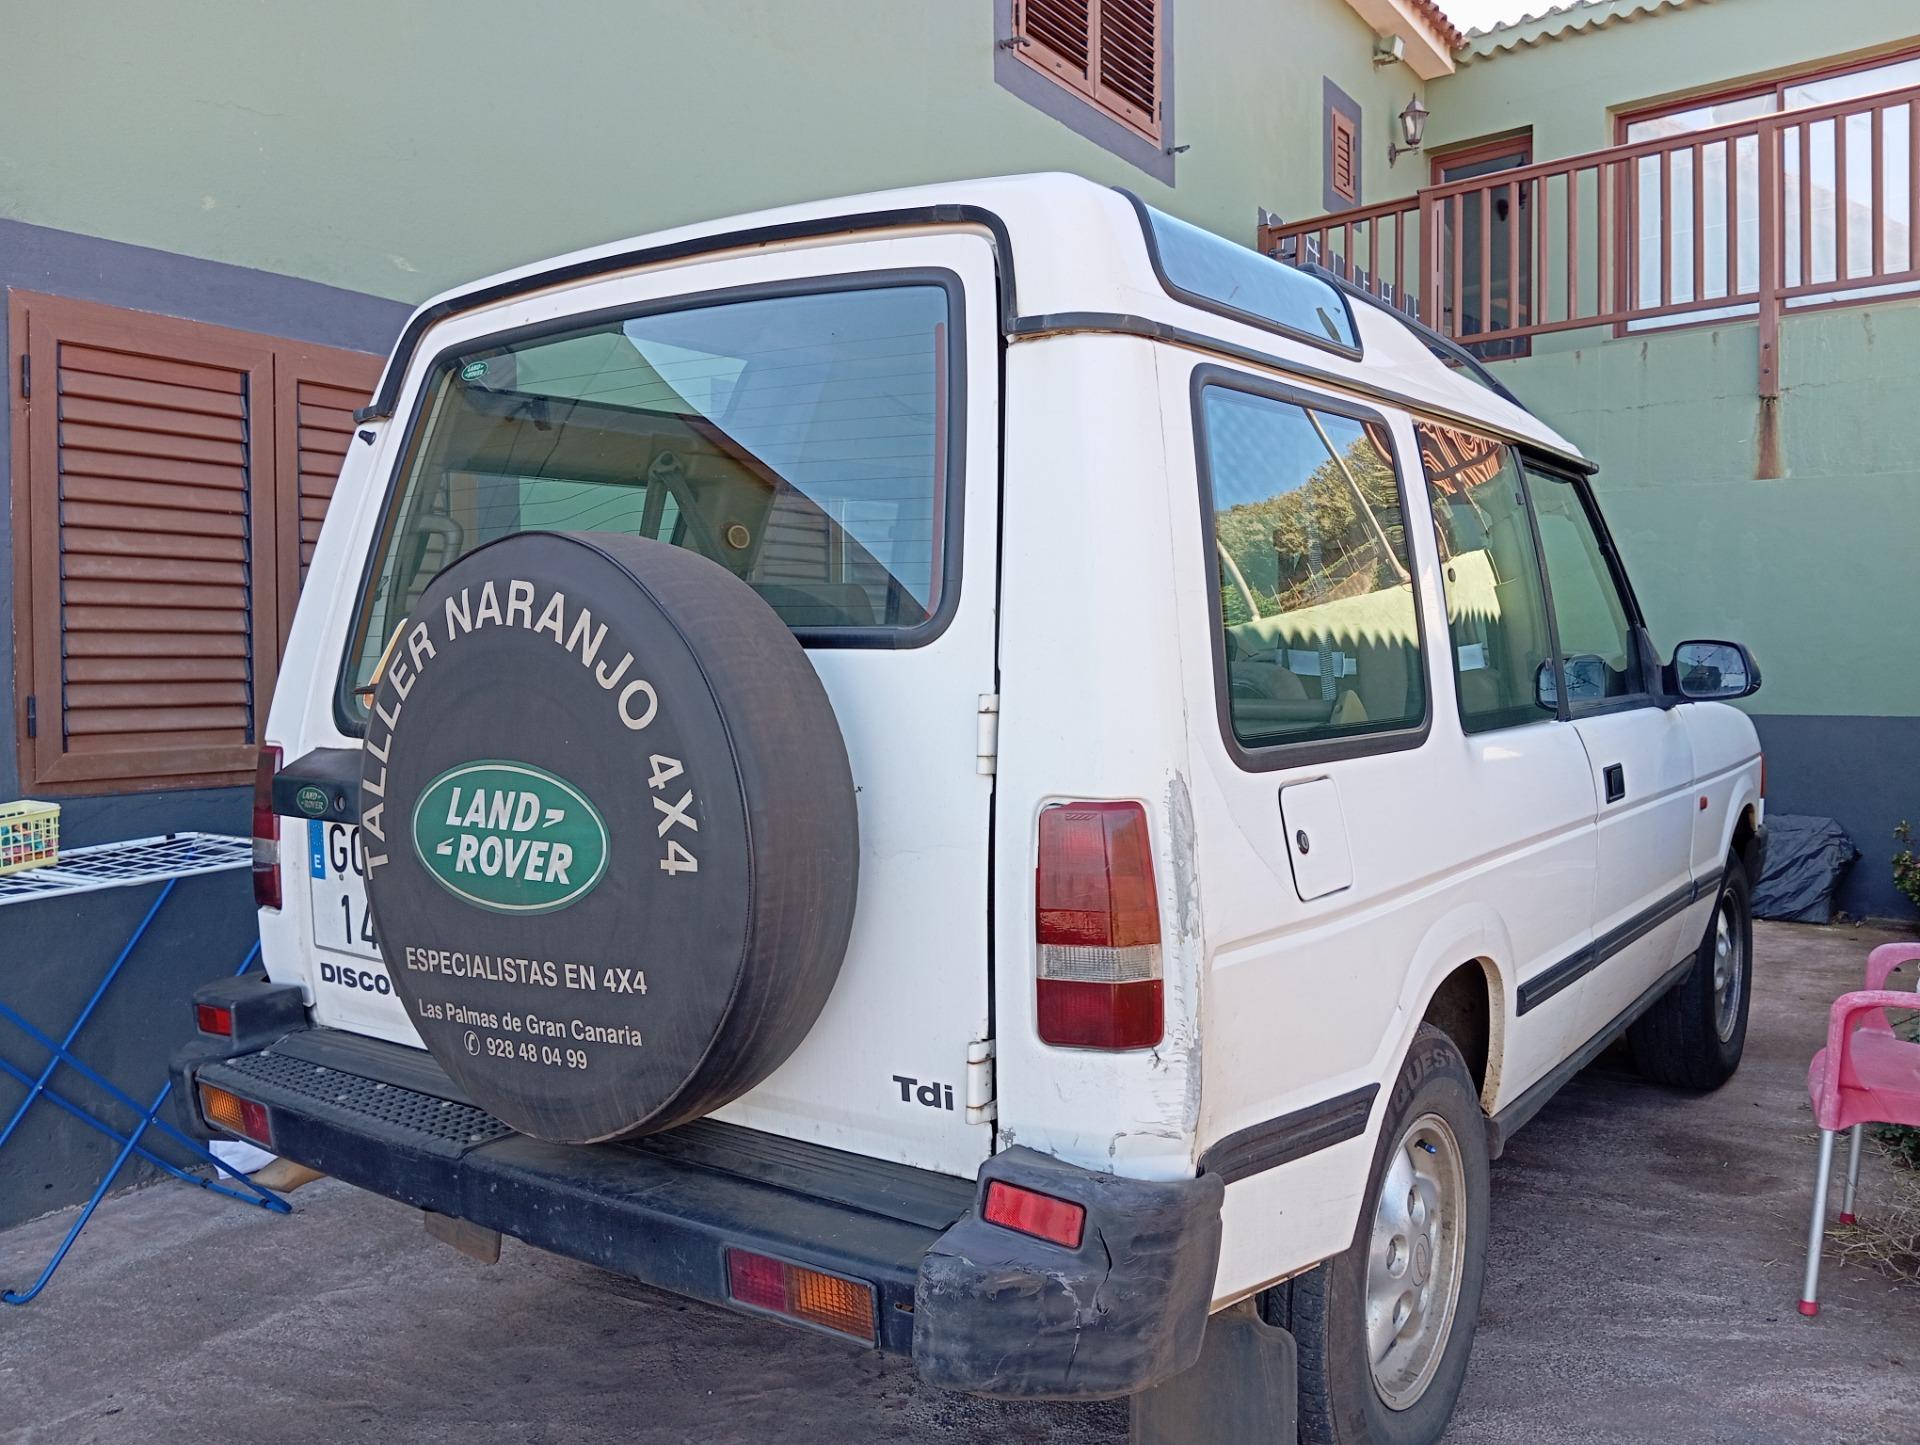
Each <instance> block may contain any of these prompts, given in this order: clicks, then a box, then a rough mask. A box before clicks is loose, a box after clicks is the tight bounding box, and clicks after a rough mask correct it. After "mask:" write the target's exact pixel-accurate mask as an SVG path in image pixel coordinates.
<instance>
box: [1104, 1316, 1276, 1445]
mask: <svg viewBox="0 0 1920 1445" xmlns="http://www.w3.org/2000/svg"><path fill="white" fill-rule="evenodd" d="M1299 1389H1300V1353H1299V1350H1298V1348H1297V1347H1296V1345H1295V1344H1294V1339H1293V1336H1292V1335H1290V1334H1288V1333H1287V1331H1285V1330H1283V1329H1281V1328H1280V1327H1279V1326H1278V1325H1270V1324H1268V1323H1267V1322H1266V1321H1265V1320H1263V1319H1261V1318H1260V1316H1259V1314H1258V1312H1257V1311H1256V1310H1255V1309H1254V1306H1253V1301H1252V1300H1242V1301H1241V1302H1240V1303H1239V1304H1237V1305H1233V1306H1231V1307H1229V1308H1227V1309H1224V1310H1222V1311H1220V1313H1219V1314H1217V1315H1215V1316H1214V1317H1213V1318H1212V1319H1210V1320H1208V1321H1207V1338H1206V1342H1205V1344H1203V1345H1202V1346H1201V1349H1200V1359H1199V1361H1198V1362H1197V1363H1196V1364H1195V1365H1194V1367H1193V1368H1192V1369H1190V1370H1184V1371H1182V1372H1181V1373H1180V1374H1178V1375H1175V1376H1174V1377H1173V1378H1172V1379H1171V1380H1168V1381H1167V1382H1166V1383H1165V1384H1163V1385H1156V1386H1154V1387H1153V1388H1152V1389H1151V1390H1142V1391H1141V1392H1140V1393H1139V1394H1137V1395H1135V1396H1134V1397H1133V1400H1132V1407H1133V1411H1132V1419H1131V1429H1130V1431H1129V1433H1128V1436H1127V1439H1128V1441H1129V1445H1220V1442H1222V1441H1229V1440H1230V1441H1232V1442H1233V1445H1294V1442H1295V1441H1296V1440H1298V1439H1299V1433H1300V1396H1299Z"/></svg>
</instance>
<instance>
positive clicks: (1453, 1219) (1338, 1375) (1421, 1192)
mask: <svg viewBox="0 0 1920 1445" xmlns="http://www.w3.org/2000/svg"><path fill="white" fill-rule="evenodd" d="M1486 1252H1487V1138H1486V1120H1485V1117H1484V1116H1483V1115H1482V1114H1481V1112H1480V1098H1479V1093H1478V1091H1477V1090H1476V1089H1475V1087H1474V1083H1473V1076H1472V1075H1471V1074H1470V1073H1468V1071H1467V1066H1466V1062H1465V1060H1463V1059H1462V1058H1461V1057H1460V1051H1459V1049H1457V1048H1456V1047H1455V1046H1454V1043H1453V1040H1452V1039H1450V1038H1448V1037H1447V1035H1446V1034H1444V1033H1442V1032H1441V1031H1440V1030H1438V1029H1436V1028H1433V1027H1432V1026H1431V1025H1422V1026H1421V1029H1420V1032H1419V1034H1418V1035H1417V1036H1416V1037H1415V1039H1414V1045H1413V1048H1412V1050H1411V1051H1410V1052H1409V1054H1408V1055H1407V1061H1406V1063H1405V1065H1404V1066H1403V1067H1402V1068H1401V1071H1400V1078H1399V1080H1398V1081H1397V1082H1396V1083H1395V1085H1394V1089H1393V1094H1392V1096H1391V1097H1390V1098H1389V1099H1388V1101H1387V1114H1386V1119H1385V1120H1384V1122H1383V1123H1382V1125H1381V1130H1380V1147H1379V1149H1378V1150H1377V1151H1376V1153H1375V1156H1374V1164H1373V1173H1372V1176H1371V1179H1370V1182H1369V1185H1368V1190H1367V1197H1366V1202H1365V1204H1364V1206H1363V1207H1362V1209H1361V1217H1360V1227H1359V1230H1358V1232H1357V1233H1356V1236H1355V1238H1354V1242H1353V1245H1352V1247H1351V1248H1349V1249H1348V1250H1347V1251H1346V1253H1344V1254H1342V1255H1339V1256H1337V1257H1336V1258H1334V1259H1330V1260H1328V1261H1327V1262H1326V1263H1325V1264H1322V1265H1320V1266H1319V1267H1318V1268H1316V1269H1313V1270H1310V1271H1309V1272H1308V1273H1306V1274H1304V1275H1300V1276H1298V1277H1297V1278H1294V1279H1291V1280H1288V1281H1287V1282H1286V1283H1284V1284H1281V1285H1277V1286H1275V1287H1274V1288H1273V1289H1271V1290H1268V1291H1267V1292H1266V1293H1265V1294H1264V1295H1263V1296H1262V1298H1261V1309H1262V1313H1263V1314H1264V1315H1265V1316H1266V1318H1267V1319H1268V1320H1269V1322H1271V1323H1273V1324H1278V1325H1281V1326H1283V1327H1285V1328H1287V1329H1289V1330H1291V1331H1292V1332H1293V1336H1294V1339H1295V1341H1296V1342H1297V1343H1298V1345H1299V1347H1300V1439H1301V1441H1302V1442H1312V1445H1431V1442H1433V1441H1437V1440H1439V1439H1440V1438H1441V1436H1442V1435H1443V1434H1444V1433H1445V1431H1446V1428H1447V1422H1448V1421H1449V1420H1450V1419H1451V1418H1452V1415H1453V1407H1454V1404H1455V1402H1456V1401H1457V1400H1458V1399H1459V1396H1460V1387H1461V1385H1462V1383H1463V1382H1464V1381H1465V1379H1466V1373H1467V1356H1468V1354H1469V1352H1470V1351H1471V1350H1472V1347H1473V1330H1474V1322H1475V1320H1476V1318H1477V1316H1478V1315H1479V1312H1480V1287H1481V1282H1482V1279H1483V1277H1484V1273H1485V1268H1486Z"/></svg>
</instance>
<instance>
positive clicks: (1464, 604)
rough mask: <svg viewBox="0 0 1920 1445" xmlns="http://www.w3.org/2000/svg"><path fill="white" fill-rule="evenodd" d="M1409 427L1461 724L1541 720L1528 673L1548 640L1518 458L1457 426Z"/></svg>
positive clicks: (1549, 713) (1547, 714) (1543, 660)
mask: <svg viewBox="0 0 1920 1445" xmlns="http://www.w3.org/2000/svg"><path fill="white" fill-rule="evenodd" d="M1414 434H1415V435H1416V436H1417V437H1418V438H1419V441H1420V465H1421V467H1422V468H1423V469H1424V470H1425V472H1426V474H1427V495H1428V497H1429V498H1430V500H1431V501H1432V503H1433V525H1434V531H1435V533H1436V535H1437V536H1438V539H1439V545H1440V575H1441V577H1442V579H1443V581H1444V585H1445V587H1446V591H1447V632H1448V642H1449V643H1450V644H1451V651H1452V653H1453V672H1454V681H1455V683H1456V684H1457V691H1458V693H1459V695H1460V722H1461V726H1462V727H1464V728H1465V729H1466V731H1468V732H1470V733H1476V732H1488V731H1490V730H1492V729H1494V728H1506V727H1517V726H1519V725H1520V724H1521V723H1529V722H1545V721H1547V720H1549V719H1551V718H1552V717H1554V715H1555V714H1554V712H1553V710H1552V708H1551V707H1550V706H1549V707H1542V706H1541V704H1540V702H1539V697H1540V692H1539V690H1538V689H1539V682H1538V676H1539V672H1540V669H1541V667H1542V666H1544V665H1546V664H1548V663H1549V662H1550V661H1551V659H1552V657H1553V641H1552V634H1551V633H1550V632H1549V631H1548V628H1547V606H1546V598H1545V596H1544V594H1543V592H1542V589H1541V586H1540V558H1539V554H1538V552H1537V551H1536V549H1535V547H1534V542H1533V527H1532V524H1531V523H1530V522H1529V521H1528V518H1527V501H1526V497H1525V496H1524V495H1523V494H1522V491H1521V487H1522V482H1521V475H1520V464H1519V461H1518V459H1517V458H1516V457H1515V456H1514V453H1513V448H1512V447H1509V446H1506V445H1505V444H1503V443H1501V442H1497V441H1493V440H1492V439H1490V438H1488V437H1483V436H1481V435H1479V434H1478V433H1476V432H1470V431H1464V430H1462V429H1460V428H1459V427H1451V426H1442V425H1440V424H1439V423H1438V422H1429V421H1420V422H1416V423H1415V424H1414ZM1549 675H1550V674H1549ZM1547 695H1548V696H1549V697H1551V695H1552V693H1551V684H1550V685H1549V689H1548V693H1547Z"/></svg>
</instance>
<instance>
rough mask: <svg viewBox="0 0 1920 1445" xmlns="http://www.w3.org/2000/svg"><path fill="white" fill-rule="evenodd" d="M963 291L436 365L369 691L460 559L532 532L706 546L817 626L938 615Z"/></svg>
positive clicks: (416, 431)
mask: <svg viewBox="0 0 1920 1445" xmlns="http://www.w3.org/2000/svg"><path fill="white" fill-rule="evenodd" d="M912 274H914V275H916V276H917V275H918V274H919V273H912ZM957 291H958V282H957V280H948V279H945V278H944V273H941V279H933V278H931V277H929V279H928V280H927V281H926V282H925V284H920V283H918V282H915V283H911V284H909V283H904V282H903V283H901V284H886V285H875V286H871V287H867V288H863V289H838V290H822V291H809V292H806V293H803V294H786V295H776V296H760V297H755V298H752V299H742V300H735V301H725V302H720V303H717V304H708V305H697V306H680V307H677V308H674V309H669V310H662V309H654V310H650V311H647V312H645V313H644V314H632V315H628V316H616V317H613V318H610V319H604V320H599V321H596V322H595V323H594V324H592V325H587V326H578V327H573V328H570V329H566V330H558V331H556V330H552V329H547V330H545V331H543V332H542V333H540V334H535V335H524V336H522V337H520V338H519V339H513V340H505V341H502V340H493V341H489V342H486V343H481V344H477V345H475V346H473V347H470V348H466V349H462V350H460V351H458V352H456V353H449V354H446V355H443V356H442V357H440V358H439V360H438V361H437V362H436V363H435V366H434V369H433V371H432V374H431V375H430V377H429V379H428V381H427V383H426V385H425V387H424V388H423V390H422V393H421V398H420V401H419V403H418V410H417V414H416V418H415V420H414V422H413V433H412V436H411V438H410V440H409V443H408V446H407V450H406V454H405V457H404V459H403V461H402V462H401V464H400V468H399V471H398V480H397V484H396V486H395V487H394V490H393V495H392V498H391V501H390V504H389V511H388V515H387V518H386V521H385V525H384V527H383V528H382V531H381V535H380V539H379V541H378V543H377V544H376V551H375V555H374V558H373V561H372V569H371V573H370V576H369V581H368V586H367V588H366V591H365V595H364V597H363V598H362V600H361V611H360V616H359V620H358V625H357V626H356V628H355V632H354V642H353V645H352V649H351V653H350V656H349V659H348V664H349V665H348V668H347V673H348V680H347V688H348V692H349V697H350V698H351V695H352V689H354V688H357V687H359V686H360V685H362V684H364V683H365V682H366V681H367V680H368V679H369V678H370V677H371V676H372V674H373V671H374V668H375V666H376V664H377V663H378V661H379V658H380V656H381V653H382V652H383V650H384V649H385V647H386V644H387V640H388V638H389V637H391V636H392V635H393V633H394V631H395V630H396V628H397V627H398V624H399V622H400V620H401V619H402V618H404V617H405V616H406V615H407V614H408V612H409V611H410V610H411V609H412V608H413V606H414V604H415V602H416V601H417V599H418V598H419V596H420V594H421V593H422V592H423V591H424V590H425V588H426V586H427V584H428V583H429V582H431V581H432V580H433V578H434V576H435V575H436V574H437V573H438V572H439V571H440V570H441V569H442V568H443V567H446V566H447V565H449V564H450V563H451V562H453V561H454V560H455V559H456V558H458V557H460V556H462V555H464V554H465V553H467V552H469V551H472V550H473V549H474V548H476V547H479V546H481V545H483V544H484V543H487V542H491V541H494V540H495V539H497V538H500V537H504V536H507V535H510V534H512V533H515V532H526V531H536V530H544V531H599V532H622V533H628V534H633V535H639V536H643V537H650V538H653V539H656V540H658V541H662V542H667V543H671V544H672V545H674V546H677V547H687V548H691V549H692V550H694V551H697V552H700V553H702V554H703V555H705V556H707V557H710V558H711V559H713V560H714V561H715V562H718V563H719V564H720V565H721V566H723V567H725V568H727V569H728V570H729V571H731V572H732V573H734V575H736V576H737V577H739V578H740V579H741V580H742V581H744V582H746V583H747V584H748V585H749V586H751V587H753V588H754V589H755V590H756V591H758V592H759V594H760V595H761V596H762V597H763V598H764V599H765V600H766V601H767V602H768V604H769V605H771V606H772V608H773V609H774V611H776V612H778V613H779V614H780V616H781V617H782V618H783V619H784V620H785V621H786V622H787V624H788V625H789V626H790V627H792V628H794V629H795V631H796V632H800V633H802V634H803V635H807V636H808V637H809V640H813V639H814V638H815V637H817V636H818V635H819V634H822V633H825V634H827V636H829V637H834V636H837V637H841V638H844V639H848V640H859V641H868V642H877V643H879V644H880V645H888V644H889V643H890V642H892V641H895V640H906V641H910V640H911V639H912V634H913V633H914V632H915V630H917V629H919V630H930V624H932V623H933V621H934V619H935V618H936V617H937V616H938V615H939V614H940V612H941V607H942V601H943V596H942V594H943V590H945V589H944V588H943V581H942V577H943V571H944V570H945V568H944V565H943V564H944V562H945V560H946V559H945V557H944V556H943V553H944V552H946V551H947V550H948V549H949V547H950V544H951V536H950V534H951V532H952V522H953V521H954V520H957V519H950V518H949V517H948V516H947V512H948V510H949V501H950V499H949V496H948V493H949V492H950V490H952V489H951V488H950V487H949V485H948V480H949V471H950V468H951V465H952V464H951V461H950V455H949V454H950V452H951V451H952V450H953V446H954V443H953V440H952V439H953V437H954V436H955V435H956V434H957V433H958V430H959V418H958V415H957V412H958V407H957V405H956V402H957V394H956V392H955V390H954V387H955V381H954V378H955V377H957V376H958V375H959V374H960V366H959V359H960V356H961V348H960V338H959V337H958V336H957V335H956V334H955V333H956V332H957V329H958V316H957V311H958V305H957V300H958V297H957ZM348 706H349V711H350V713H353V714H359V715H364V707H363V705H360V704H358V702H357V700H352V701H350V702H349V704H348Z"/></svg>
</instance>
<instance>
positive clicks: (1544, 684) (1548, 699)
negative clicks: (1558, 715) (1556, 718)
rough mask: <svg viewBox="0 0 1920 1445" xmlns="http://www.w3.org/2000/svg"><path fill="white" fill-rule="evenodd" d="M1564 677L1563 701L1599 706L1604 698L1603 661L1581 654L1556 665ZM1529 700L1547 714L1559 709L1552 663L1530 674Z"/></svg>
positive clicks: (1603, 659)
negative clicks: (1565, 690) (1565, 683)
mask: <svg viewBox="0 0 1920 1445" xmlns="http://www.w3.org/2000/svg"><path fill="white" fill-rule="evenodd" d="M1560 666H1561V670H1562V671H1563V672H1565V673H1566V675H1567V701H1568V702H1570V703H1574V704H1579V703H1583V702H1599V701H1601V700H1603V699H1604V698H1605V697H1606V695H1607V677H1608V672H1609V669H1608V667H1607V660H1606V659H1605V658H1604V657H1600V656H1598V655H1596V654H1594V653H1590V652H1583V653H1580V654H1578V655H1577V656H1574V657H1569V658H1567V659H1566V661H1564V662H1563V663H1561V664H1560ZM1533 700H1534V701H1535V702H1537V703H1539V704H1540V706H1541V707H1543V708H1545V709H1546V710H1547V711H1548V712H1556V711H1558V710H1559V707H1560V689H1559V687H1558V685H1556V684H1555V682H1554V680H1553V663H1552V662H1551V661H1548V662H1543V663H1541V664H1540V666H1539V668H1538V670H1537V671H1535V673H1534V674H1533Z"/></svg>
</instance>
